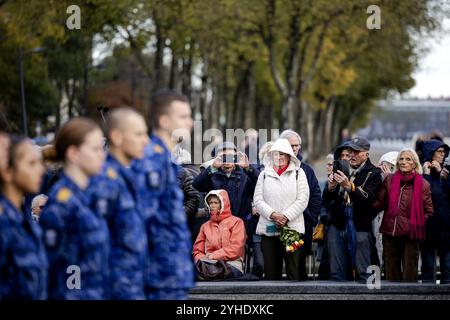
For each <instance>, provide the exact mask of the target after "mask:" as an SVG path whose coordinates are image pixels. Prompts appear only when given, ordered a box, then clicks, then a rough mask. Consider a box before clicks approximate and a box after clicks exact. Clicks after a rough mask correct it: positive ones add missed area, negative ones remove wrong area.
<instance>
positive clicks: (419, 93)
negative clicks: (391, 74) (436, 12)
mask: <svg viewBox="0 0 450 320" xmlns="http://www.w3.org/2000/svg"><path fill="white" fill-rule="evenodd" d="M443 26H444V30H445V31H443V32H442V33H440V35H439V36H438V37H437V39H433V40H429V41H428V43H429V45H430V51H429V52H428V54H426V55H425V56H423V57H422V59H420V60H419V68H418V70H417V71H416V72H415V73H414V75H413V76H414V79H415V80H416V86H415V87H413V88H412V89H411V90H410V91H409V92H408V94H407V95H408V96H411V97H418V98H427V97H429V96H430V97H432V98H439V97H441V96H443V97H447V98H450V18H447V19H446V20H445V21H444V22H443Z"/></svg>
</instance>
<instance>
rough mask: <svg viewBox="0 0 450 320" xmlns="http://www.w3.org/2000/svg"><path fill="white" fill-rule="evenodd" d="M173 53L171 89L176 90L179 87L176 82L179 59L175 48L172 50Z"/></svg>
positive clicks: (170, 78)
mask: <svg viewBox="0 0 450 320" xmlns="http://www.w3.org/2000/svg"><path fill="white" fill-rule="evenodd" d="M171 51H172V60H171V62H170V76H169V88H170V89H173V90H176V87H177V84H176V81H177V76H178V57H177V55H176V53H175V50H174V49H173V48H171Z"/></svg>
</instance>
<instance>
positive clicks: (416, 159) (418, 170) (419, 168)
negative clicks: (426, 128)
mask: <svg viewBox="0 0 450 320" xmlns="http://www.w3.org/2000/svg"><path fill="white" fill-rule="evenodd" d="M404 152H409V153H410V154H411V155H412V158H413V161H414V164H415V165H416V168H415V169H414V171H415V172H416V173H418V174H423V169H422V165H421V164H420V160H419V156H418V155H417V152H416V151H415V150H414V149H412V148H404V149H402V150H400V151H399V152H398V156H397V161H396V162H395V166H396V168H397V170H399V165H398V162H399V160H400V157H401V155H402V153H404Z"/></svg>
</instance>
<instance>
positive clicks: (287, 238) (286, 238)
mask: <svg viewBox="0 0 450 320" xmlns="http://www.w3.org/2000/svg"><path fill="white" fill-rule="evenodd" d="M280 240H281V242H282V243H283V245H284V247H285V248H286V252H295V251H296V250H297V249H298V248H300V247H301V246H302V245H303V244H304V243H305V242H304V241H303V240H302V235H301V234H300V233H299V232H297V231H295V230H294V229H291V228H289V227H286V226H285V227H283V229H281V235H280Z"/></svg>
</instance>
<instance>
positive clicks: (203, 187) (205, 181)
mask: <svg viewBox="0 0 450 320" xmlns="http://www.w3.org/2000/svg"><path fill="white" fill-rule="evenodd" d="M212 175H213V174H212V172H211V166H210V167H208V168H207V169H205V170H203V172H201V173H200V174H199V175H198V176H197V177H195V179H194V182H192V186H193V187H194V188H195V189H197V190H198V191H200V192H209V191H211V190H212V189H213V185H212V181H211V177H212Z"/></svg>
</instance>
